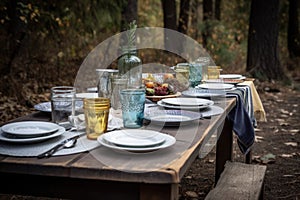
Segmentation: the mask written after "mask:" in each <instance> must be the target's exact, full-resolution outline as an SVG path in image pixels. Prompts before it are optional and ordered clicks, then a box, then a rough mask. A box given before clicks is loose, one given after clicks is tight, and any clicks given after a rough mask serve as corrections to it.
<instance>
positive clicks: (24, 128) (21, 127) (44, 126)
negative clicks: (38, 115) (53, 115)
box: [1, 121, 60, 137]
mask: <svg viewBox="0 0 300 200" xmlns="http://www.w3.org/2000/svg"><path fill="white" fill-rule="evenodd" d="M59 127H60V126H59V125H57V124H55V123H52V122H41V121H23V122H14V123H9V124H6V125H4V126H2V127H1V129H2V131H3V132H6V133H9V134H10V135H14V136H16V137H40V136H43V135H47V134H50V133H54V132H55V131H57V130H58V129H59Z"/></svg>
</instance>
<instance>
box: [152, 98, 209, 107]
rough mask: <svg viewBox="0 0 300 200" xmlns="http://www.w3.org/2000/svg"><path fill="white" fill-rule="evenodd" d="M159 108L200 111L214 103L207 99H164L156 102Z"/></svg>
mask: <svg viewBox="0 0 300 200" xmlns="http://www.w3.org/2000/svg"><path fill="white" fill-rule="evenodd" d="M157 104H158V105H159V106H162V107H166V108H173V109H183V110H195V109H198V110H201V109H205V108H208V107H209V106H212V105H213V104H214V102H213V101H212V100H208V99H201V98H185V97H179V98H166V99H162V100H160V101H158V102H157Z"/></svg>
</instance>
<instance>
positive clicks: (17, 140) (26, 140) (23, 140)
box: [0, 127, 66, 143]
mask: <svg viewBox="0 0 300 200" xmlns="http://www.w3.org/2000/svg"><path fill="white" fill-rule="evenodd" d="M64 132H66V129H65V128H64V127H60V128H59V129H58V131H56V132H55V133H53V134H50V135H46V136H41V137H34V138H9V137H6V136H5V133H4V132H3V131H2V130H0V141H5V142H14V143H34V142H40V141H44V140H48V139H50V138H54V137H58V136H60V135H62V134H63V133H64Z"/></svg>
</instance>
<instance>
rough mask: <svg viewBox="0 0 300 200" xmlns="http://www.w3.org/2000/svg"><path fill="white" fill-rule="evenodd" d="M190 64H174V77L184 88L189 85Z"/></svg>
mask: <svg viewBox="0 0 300 200" xmlns="http://www.w3.org/2000/svg"><path fill="white" fill-rule="evenodd" d="M189 68H190V65H189V63H178V64H177V65H176V66H175V74H176V79H177V80H178V81H179V83H180V84H181V85H183V86H184V87H185V88H186V89H187V88H188V87H189V85H190V84H189V76H190V72H189Z"/></svg>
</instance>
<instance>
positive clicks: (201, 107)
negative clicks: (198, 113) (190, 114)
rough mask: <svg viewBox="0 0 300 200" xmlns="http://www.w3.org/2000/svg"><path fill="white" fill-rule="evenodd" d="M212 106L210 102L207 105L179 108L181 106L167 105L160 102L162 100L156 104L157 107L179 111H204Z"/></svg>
mask: <svg viewBox="0 0 300 200" xmlns="http://www.w3.org/2000/svg"><path fill="white" fill-rule="evenodd" d="M209 101H210V100H209ZM213 104H214V102H213V101H210V102H209V103H208V104H207V105H202V106H181V105H172V104H167V103H164V102H162V100H160V101H158V102H157V105H159V106H162V107H165V108H173V109H181V110H201V109H205V108H207V107H209V106H212V105H213Z"/></svg>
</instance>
